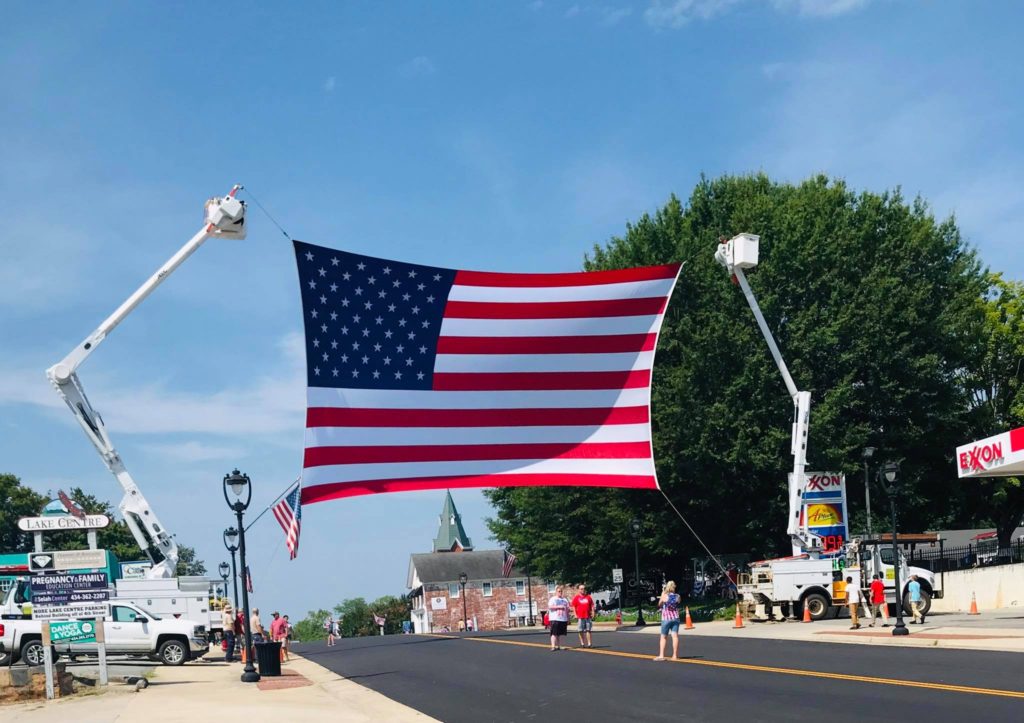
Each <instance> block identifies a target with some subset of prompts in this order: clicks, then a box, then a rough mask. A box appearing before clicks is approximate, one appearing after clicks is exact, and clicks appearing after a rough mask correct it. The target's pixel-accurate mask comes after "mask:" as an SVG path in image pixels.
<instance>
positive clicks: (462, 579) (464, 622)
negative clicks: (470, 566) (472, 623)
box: [459, 572, 469, 632]
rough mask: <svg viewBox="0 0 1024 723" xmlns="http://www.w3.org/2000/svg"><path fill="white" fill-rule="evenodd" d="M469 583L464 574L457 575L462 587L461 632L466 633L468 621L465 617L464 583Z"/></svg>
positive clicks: (467, 577) (467, 576)
mask: <svg viewBox="0 0 1024 723" xmlns="http://www.w3.org/2000/svg"><path fill="white" fill-rule="evenodd" d="M468 581H469V575H467V574H466V573H464V572H460V573H459V586H460V587H462V590H461V591H460V594H461V595H462V631H463V632H468V630H469V620H468V617H467V615H466V583H467V582H468Z"/></svg>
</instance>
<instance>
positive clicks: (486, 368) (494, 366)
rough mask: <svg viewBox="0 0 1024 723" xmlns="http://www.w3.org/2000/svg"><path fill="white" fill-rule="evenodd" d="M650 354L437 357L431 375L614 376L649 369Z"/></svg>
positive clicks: (441, 355) (457, 355) (652, 355)
mask: <svg viewBox="0 0 1024 723" xmlns="http://www.w3.org/2000/svg"><path fill="white" fill-rule="evenodd" d="M653 365H654V352H653V351H640V352H621V353H607V354H438V355H437V360H436V361H435V362H434V371H435V372H617V371H631V370H638V369H650V368H651V367H652V366H653Z"/></svg>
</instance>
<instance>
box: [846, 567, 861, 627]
mask: <svg viewBox="0 0 1024 723" xmlns="http://www.w3.org/2000/svg"><path fill="white" fill-rule="evenodd" d="M846 606H847V607H848V608H850V630H859V629H860V615H859V613H860V583H857V582H854V581H853V578H852V577H850V576H847V577H846Z"/></svg>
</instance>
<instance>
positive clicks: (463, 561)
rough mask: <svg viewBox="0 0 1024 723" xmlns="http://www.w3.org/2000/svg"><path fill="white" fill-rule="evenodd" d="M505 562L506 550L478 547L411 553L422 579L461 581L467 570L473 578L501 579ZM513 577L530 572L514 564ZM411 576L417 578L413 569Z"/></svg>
mask: <svg viewBox="0 0 1024 723" xmlns="http://www.w3.org/2000/svg"><path fill="white" fill-rule="evenodd" d="M504 564H505V551H504V550H474V551H471V552H459V553H452V554H446V553H443V552H424V553H418V554H413V555H410V557H409V566H410V568H413V569H414V570H415V574H416V577H417V578H418V579H419V581H420V583H437V582H458V581H459V574H460V573H463V572H464V573H466V577H467V578H469V579H470V580H500V579H501V578H502V574H501V572H502V566H503V565H504ZM509 577H510V578H515V577H526V573H524V572H523V571H522V570H520V569H519V567H513V568H512V574H511V575H509ZM409 578H410V580H412V578H413V575H412V574H411V572H410V576H409Z"/></svg>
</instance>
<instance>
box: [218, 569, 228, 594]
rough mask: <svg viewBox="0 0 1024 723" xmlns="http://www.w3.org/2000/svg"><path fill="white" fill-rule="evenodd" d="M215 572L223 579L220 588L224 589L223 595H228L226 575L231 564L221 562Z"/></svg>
mask: <svg viewBox="0 0 1024 723" xmlns="http://www.w3.org/2000/svg"><path fill="white" fill-rule="evenodd" d="M217 572H219V573H220V579H221V580H223V581H224V584H223V585H222V586H221V589H222V590H223V591H224V595H223V597H227V596H228V575H230V574H231V566H230V565H228V564H227V563H226V562H222V563H221V564H220V565H218V566H217Z"/></svg>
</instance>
